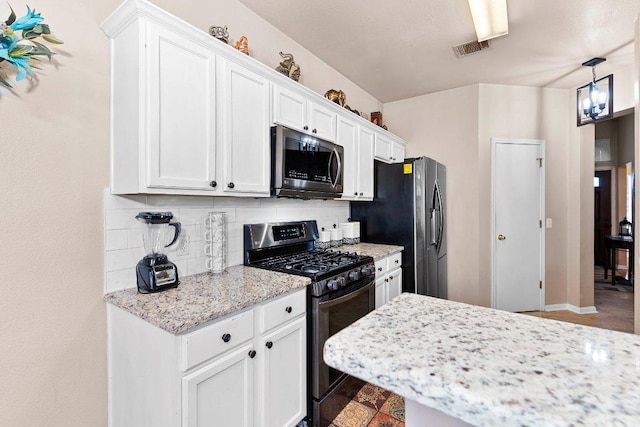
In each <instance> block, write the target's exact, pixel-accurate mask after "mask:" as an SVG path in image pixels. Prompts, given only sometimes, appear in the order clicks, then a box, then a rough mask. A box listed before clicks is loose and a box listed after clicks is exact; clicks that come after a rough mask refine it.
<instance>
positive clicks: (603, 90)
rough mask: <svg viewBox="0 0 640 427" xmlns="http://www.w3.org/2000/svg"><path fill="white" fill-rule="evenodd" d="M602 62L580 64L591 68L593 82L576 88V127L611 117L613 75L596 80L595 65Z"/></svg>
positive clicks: (593, 61) (602, 60)
mask: <svg viewBox="0 0 640 427" xmlns="http://www.w3.org/2000/svg"><path fill="white" fill-rule="evenodd" d="M604 61H606V59H605V58H593V59H590V60H588V61H586V62H583V63H582V65H583V66H584V67H591V73H592V75H593V80H592V81H591V83H589V84H587V85H584V86H582V87H579V88H578V93H577V96H578V126H582V125H586V124H589V123H593V122H595V121H601V120H606V119H610V118H611V117H613V74H609V75H608V76H606V77H603V78H601V79H599V80H596V65H598V64H600V63H602V62H604Z"/></svg>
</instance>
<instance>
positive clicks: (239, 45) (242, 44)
mask: <svg viewBox="0 0 640 427" xmlns="http://www.w3.org/2000/svg"><path fill="white" fill-rule="evenodd" d="M234 47H235V48H236V49H238V50H239V51H240V52H242V53H244V54H245V55H249V41H248V40H247V37H246V36H242V37H240V40H238V41H237V42H236V44H235V46H234Z"/></svg>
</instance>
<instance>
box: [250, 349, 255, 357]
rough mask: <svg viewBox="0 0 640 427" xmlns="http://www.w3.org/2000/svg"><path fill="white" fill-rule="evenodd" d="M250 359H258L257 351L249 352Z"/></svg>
mask: <svg viewBox="0 0 640 427" xmlns="http://www.w3.org/2000/svg"><path fill="white" fill-rule="evenodd" d="M249 357H250V358H252V359H253V358H254V357H256V351H255V350H251V351H249Z"/></svg>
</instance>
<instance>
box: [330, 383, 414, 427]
mask: <svg viewBox="0 0 640 427" xmlns="http://www.w3.org/2000/svg"><path fill="white" fill-rule="evenodd" d="M347 381H349V384H348V385H347V387H346V389H350V390H351V391H352V393H351V395H353V398H352V399H351V401H350V402H349V403H348V404H347V406H345V408H344V409H343V410H342V411H341V412H340V413H339V414H338V415H337V416H336V417H335V418H334V420H333V422H332V423H331V425H330V426H329V427H404V399H403V398H402V397H400V396H398V395H397V394H395V393H391V392H390V391H387V390H384V389H382V388H380V387H377V386H375V385H373V384H369V383H366V382H364V381H362V380H359V379H357V378H349V379H348V380H347Z"/></svg>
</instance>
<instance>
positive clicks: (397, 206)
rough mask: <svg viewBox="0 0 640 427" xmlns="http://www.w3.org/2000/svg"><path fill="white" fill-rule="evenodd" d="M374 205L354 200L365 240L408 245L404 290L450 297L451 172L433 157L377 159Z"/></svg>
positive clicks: (353, 211)
mask: <svg viewBox="0 0 640 427" xmlns="http://www.w3.org/2000/svg"><path fill="white" fill-rule="evenodd" d="M374 183H375V192H374V200H373V201H372V202H351V220H352V221H359V222H360V227H361V230H360V238H361V241H362V242H369V243H385V244H391V245H401V246H404V252H403V257H402V267H403V269H402V270H403V271H402V291H403V292H413V293H418V294H422V295H429V296H433V297H438V298H444V299H446V298H447V221H446V208H445V206H446V168H445V166H444V165H443V164H441V163H438V162H436V161H435V160H433V159H430V158H428V157H418V158H415V159H405V161H404V163H393V164H387V163H382V162H379V161H377V160H376V161H375V169H374Z"/></svg>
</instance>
